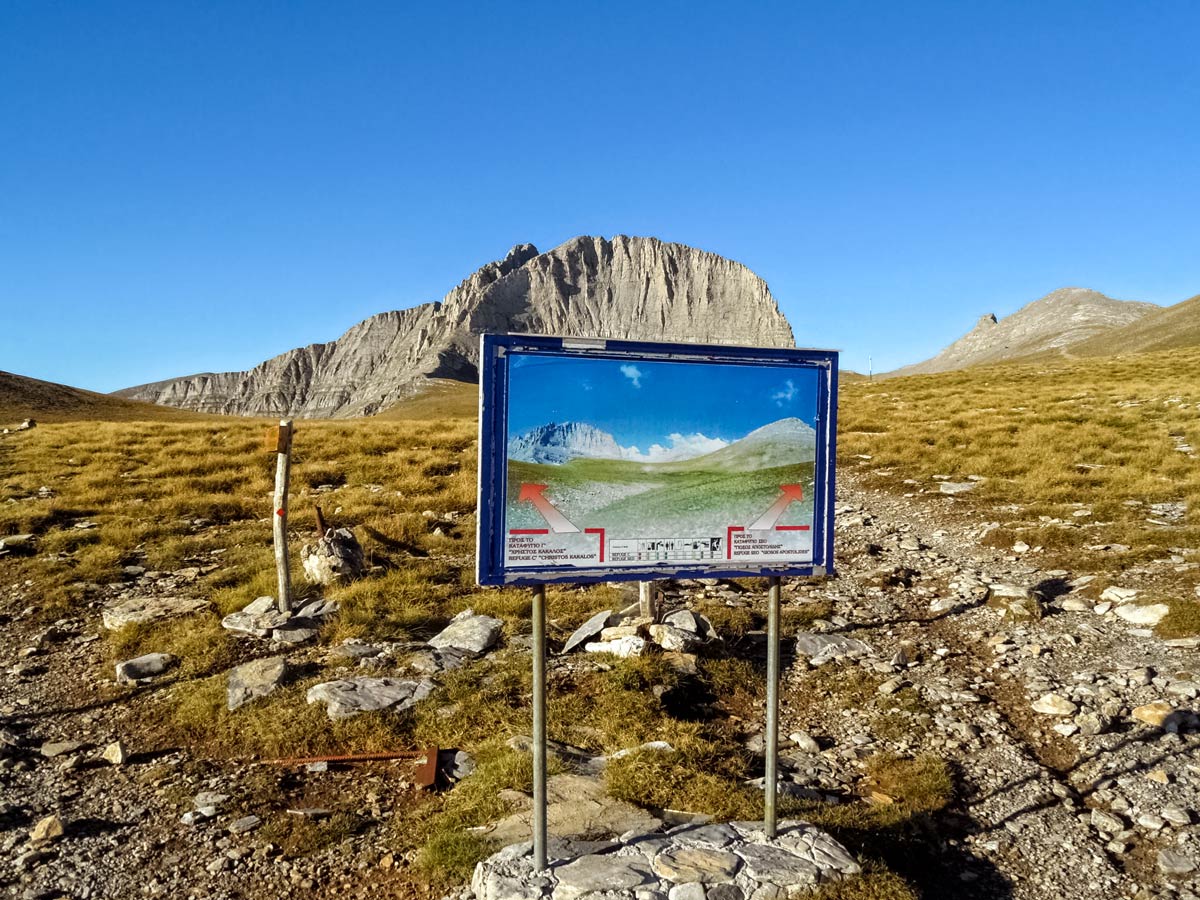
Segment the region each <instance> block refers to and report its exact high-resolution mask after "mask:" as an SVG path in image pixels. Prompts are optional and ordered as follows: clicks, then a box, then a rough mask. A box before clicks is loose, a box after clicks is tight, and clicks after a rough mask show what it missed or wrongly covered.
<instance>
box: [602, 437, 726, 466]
mask: <svg viewBox="0 0 1200 900" xmlns="http://www.w3.org/2000/svg"><path fill="white" fill-rule="evenodd" d="M667 439H668V440H669V441H670V442H671V446H670V447H664V446H663V445H662V444H651V445H650V449H649V450H647V451H646V452H645V453H642V452H641V451H640V450H639V449H638V448H637V447H622V448H621V452H622V454H623V456H624V458H625V459H630V460H633V461H634V462H674V461H675V460H679V459H692V458H693V457H696V456H703V455H704V454H705V453H712V452H714V451H716V450H720V449H721V448H722V447H728V446H729V441H723V440H721V439H720V438H710V437H707V436H705V435H703V434H700V433H699V432H696V433H695V434H679V433H675V434H669V435H667Z"/></svg>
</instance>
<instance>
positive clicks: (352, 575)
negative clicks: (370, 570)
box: [300, 528, 367, 584]
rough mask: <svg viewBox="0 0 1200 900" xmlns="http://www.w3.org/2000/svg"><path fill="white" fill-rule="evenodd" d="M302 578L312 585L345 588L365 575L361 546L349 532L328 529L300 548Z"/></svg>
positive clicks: (365, 566) (365, 569)
mask: <svg viewBox="0 0 1200 900" xmlns="http://www.w3.org/2000/svg"><path fill="white" fill-rule="evenodd" d="M300 559H301V562H302V564H303V566H304V577H305V578H306V579H307V580H308V581H309V582H311V583H312V584H347V583H349V582H351V581H354V580H355V579H357V578H361V577H362V576H363V575H364V574H365V573H366V571H367V564H366V560H365V558H364V556H363V549H362V545H361V544H359V542H358V538H356V537H355V536H354V532H352V531H351V530H350V529H349V528H330V529H328V530H327V531H326V532H325V535H324V537H322V538H321V539H320V540H318V541H317V542H316V543H315V544H305V545H304V546H302V547H301V548H300Z"/></svg>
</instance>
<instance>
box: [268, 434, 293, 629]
mask: <svg viewBox="0 0 1200 900" xmlns="http://www.w3.org/2000/svg"><path fill="white" fill-rule="evenodd" d="M275 450H276V457H275V515H274V516H273V517H272V518H273V519H274V520H275V529H274V532H275V571H276V573H277V574H278V576H279V611H280V612H290V611H291V609H292V581H291V573H290V572H289V570H288V543H287V498H288V476H289V475H290V474H291V470H292V420H291V419H283V420H282V421H280V423H279V432H278V440H277V441H276V444H275Z"/></svg>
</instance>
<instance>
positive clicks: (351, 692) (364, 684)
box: [306, 678, 434, 720]
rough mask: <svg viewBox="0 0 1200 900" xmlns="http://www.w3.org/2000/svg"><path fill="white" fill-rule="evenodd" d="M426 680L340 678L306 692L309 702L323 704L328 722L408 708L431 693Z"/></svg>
mask: <svg viewBox="0 0 1200 900" xmlns="http://www.w3.org/2000/svg"><path fill="white" fill-rule="evenodd" d="M433 687H434V684H433V682H432V681H429V680H422V681H408V680H406V679H401V678H344V679H341V680H338V681H326V682H324V683H322V684H314V685H313V686H312V687H310V688H309V689H308V694H307V695H306V699H307V700H308V702H309V703H324V704H325V710H326V712H327V713H328V714H329V718H330V719H334V720H337V719H348V718H350V717H351V716H356V715H358V714H359V713H361V712H375V711H378V710H381V709H395V710H402V709H408V708H409V707H410V706H413V705H414V704H416V703H419V702H420V701H422V700H424V699H425V698H426V697H428V696H429V694H430V693H431V692H432V691H433Z"/></svg>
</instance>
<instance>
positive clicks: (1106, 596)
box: [1100, 585, 1138, 606]
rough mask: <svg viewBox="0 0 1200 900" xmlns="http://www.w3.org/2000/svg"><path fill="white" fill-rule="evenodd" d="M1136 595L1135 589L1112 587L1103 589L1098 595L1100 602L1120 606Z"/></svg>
mask: <svg viewBox="0 0 1200 900" xmlns="http://www.w3.org/2000/svg"><path fill="white" fill-rule="evenodd" d="M1137 595H1138V591H1137V588H1128V587H1116V586H1115V585H1114V586H1113V587H1108V588H1105V589H1104V591H1103V592H1102V593H1101V594H1100V599H1101V600H1107V601H1108V602H1109V603H1114V604H1116V605H1117V606H1120V605H1121V604H1122V603H1128V602H1129V601H1130V600H1132V599H1134V598H1135V597H1136V596H1137Z"/></svg>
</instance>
